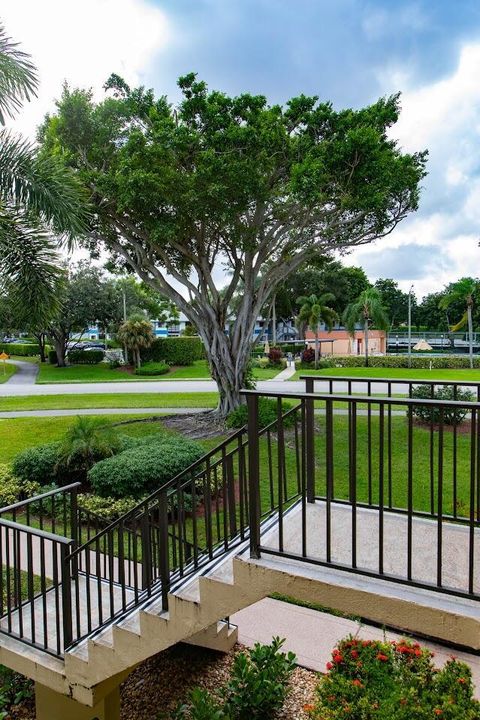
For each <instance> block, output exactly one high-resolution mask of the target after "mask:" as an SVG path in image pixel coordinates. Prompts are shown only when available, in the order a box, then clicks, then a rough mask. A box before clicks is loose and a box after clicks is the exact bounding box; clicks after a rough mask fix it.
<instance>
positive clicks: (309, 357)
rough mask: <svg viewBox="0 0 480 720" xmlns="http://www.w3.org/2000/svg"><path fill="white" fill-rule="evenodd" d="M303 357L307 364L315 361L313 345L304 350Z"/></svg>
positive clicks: (303, 361)
mask: <svg viewBox="0 0 480 720" xmlns="http://www.w3.org/2000/svg"><path fill="white" fill-rule="evenodd" d="M301 358H302V363H305V364H306V365H311V363H313V362H315V350H314V349H313V348H311V347H306V348H305V350H304V351H303V352H302V355H301Z"/></svg>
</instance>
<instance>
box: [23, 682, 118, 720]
mask: <svg viewBox="0 0 480 720" xmlns="http://www.w3.org/2000/svg"><path fill="white" fill-rule="evenodd" d="M35 707H36V719H37V720H120V687H119V686H117V687H116V688H115V689H114V690H112V692H110V693H109V694H108V695H106V696H105V697H104V698H103V699H102V700H100V702H98V703H97V704H96V705H95V707H87V706H86V705H81V704H80V703H79V702H77V701H76V700H72V699H71V698H69V697H67V696H66V695H62V694H61V693H57V692H55V691H54V690H50V688H48V687H45V685H40V683H38V682H36V683H35Z"/></svg>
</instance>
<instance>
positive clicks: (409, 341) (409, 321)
mask: <svg viewBox="0 0 480 720" xmlns="http://www.w3.org/2000/svg"><path fill="white" fill-rule="evenodd" d="M412 290H413V285H411V286H410V290H409V291H408V367H411V365H412Z"/></svg>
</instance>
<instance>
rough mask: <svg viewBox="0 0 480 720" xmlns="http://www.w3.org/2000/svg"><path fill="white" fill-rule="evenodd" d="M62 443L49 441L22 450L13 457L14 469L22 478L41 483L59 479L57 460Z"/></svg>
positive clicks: (17, 475)
mask: <svg viewBox="0 0 480 720" xmlns="http://www.w3.org/2000/svg"><path fill="white" fill-rule="evenodd" d="M59 449H60V443H58V442H55V443H47V444H45V445H36V446H35V447H31V448H27V449H26V450H22V452H19V453H18V454H17V455H15V457H14V458H13V462H12V471H13V474H14V475H15V476H16V477H18V478H19V479H20V480H22V481H24V482H26V481H32V482H37V483H39V485H47V484H48V483H52V482H56V481H57V477H58V474H57V469H56V466H57V460H58V453H59Z"/></svg>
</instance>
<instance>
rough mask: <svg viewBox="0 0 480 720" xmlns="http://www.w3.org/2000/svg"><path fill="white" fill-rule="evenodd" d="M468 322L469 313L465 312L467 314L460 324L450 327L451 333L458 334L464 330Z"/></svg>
mask: <svg viewBox="0 0 480 720" xmlns="http://www.w3.org/2000/svg"><path fill="white" fill-rule="evenodd" d="M467 320H468V311H467V310H465V312H464V313H463V315H462V317H461V318H460V320H459V321H458V323H457V324H456V325H452V326H451V327H450V332H457V331H458V330H461V329H462V328H464V327H465V325H466V324H467Z"/></svg>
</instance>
